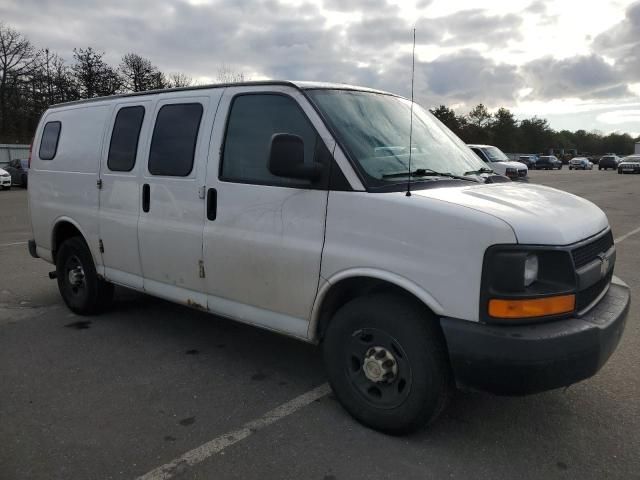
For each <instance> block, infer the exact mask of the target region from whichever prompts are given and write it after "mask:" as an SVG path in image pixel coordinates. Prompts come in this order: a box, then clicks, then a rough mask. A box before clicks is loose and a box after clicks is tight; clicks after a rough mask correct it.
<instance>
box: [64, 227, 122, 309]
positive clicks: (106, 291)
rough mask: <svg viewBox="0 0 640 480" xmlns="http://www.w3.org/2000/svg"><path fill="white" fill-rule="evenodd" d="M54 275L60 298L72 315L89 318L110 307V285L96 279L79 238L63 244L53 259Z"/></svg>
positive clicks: (111, 291) (93, 266)
mask: <svg viewBox="0 0 640 480" xmlns="http://www.w3.org/2000/svg"><path fill="white" fill-rule="evenodd" d="M78 268H80V270H78ZM56 274H57V279H58V289H59V290H60V295H61V296H62V299H63V300H64V303H65V304H66V305H67V307H69V309H70V310H71V311H72V312H75V313H77V314H79V315H92V314H96V313H99V312H100V311H102V310H104V309H105V308H107V307H108V306H109V305H110V304H111V301H112V300H113V284H111V283H109V282H106V281H104V280H102V279H101V278H99V277H98V274H97V272H96V267H95V264H94V263H93V257H92V256H91V252H90V251H89V247H87V244H86V243H85V241H84V239H82V238H81V237H71V238H69V239H67V240H65V241H64V242H63V243H62V245H61V246H60V249H59V250H58V253H57V256H56ZM73 277H75V278H74V282H72V278H73Z"/></svg>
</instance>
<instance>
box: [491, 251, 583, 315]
mask: <svg viewBox="0 0 640 480" xmlns="http://www.w3.org/2000/svg"><path fill="white" fill-rule="evenodd" d="M575 291H576V277H575V271H574V267H573V261H572V259H571V254H570V252H569V251H567V250H563V249H554V248H550V249H548V248H545V247H540V246H537V245H535V246H526V245H495V246H493V247H489V248H488V249H487V251H486V252H485V257H484V265H483V271H482V287H481V293H480V318H481V320H483V321H486V322H490V323H491V322H498V323H499V322H504V321H507V322H509V323H511V322H513V321H517V320H520V321H523V322H535V321H540V320H543V319H548V318H557V317H558V316H559V315H563V314H568V313H572V312H573V310H574V308H575Z"/></svg>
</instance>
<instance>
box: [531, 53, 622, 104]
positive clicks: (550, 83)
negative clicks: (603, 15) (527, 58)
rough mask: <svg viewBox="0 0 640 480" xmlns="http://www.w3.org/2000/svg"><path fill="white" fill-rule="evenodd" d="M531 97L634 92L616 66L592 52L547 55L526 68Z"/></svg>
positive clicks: (597, 95) (543, 97) (612, 95)
mask: <svg viewBox="0 0 640 480" xmlns="http://www.w3.org/2000/svg"><path fill="white" fill-rule="evenodd" d="M522 72H523V75H524V78H525V79H526V82H527V86H528V87H530V88H532V92H531V93H530V94H529V98H532V99H541V100H551V99H554V98H565V97H573V98H620V97H624V96H630V95H631V92H630V91H629V88H628V87H627V85H626V84H625V83H624V82H623V81H622V79H621V78H620V76H619V74H618V72H617V71H616V69H615V67H613V66H611V65H609V64H608V63H607V62H605V61H604V59H603V58H602V57H600V56H598V55H595V54H591V55H585V56H578V57H572V58H566V59H562V60H557V59H554V58H553V57H550V56H547V57H543V58H540V59H537V60H534V61H532V62H530V63H528V64H526V65H525V66H524V67H523V68H522Z"/></svg>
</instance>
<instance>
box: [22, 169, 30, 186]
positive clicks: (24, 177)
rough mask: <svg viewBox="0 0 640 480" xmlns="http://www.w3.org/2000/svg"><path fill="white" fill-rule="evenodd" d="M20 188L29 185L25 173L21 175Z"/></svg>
mask: <svg viewBox="0 0 640 480" xmlns="http://www.w3.org/2000/svg"><path fill="white" fill-rule="evenodd" d="M21 180H22V188H27V185H28V184H29V177H27V174H26V173H23V174H22V178H21Z"/></svg>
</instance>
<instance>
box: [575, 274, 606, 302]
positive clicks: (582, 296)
mask: <svg viewBox="0 0 640 480" xmlns="http://www.w3.org/2000/svg"><path fill="white" fill-rule="evenodd" d="M612 276H613V270H611V271H610V272H609V273H608V274H607V275H606V276H605V277H602V278H601V279H600V280H598V281H597V282H596V283H594V284H593V285H591V286H590V287H587V288H585V289H584V290H582V291H580V292H578V294H577V295H576V310H577V311H578V312H581V311H582V310H584V309H585V308H587V307H588V306H589V304H591V302H593V301H594V300H595V299H596V298H598V295H600V294H601V293H602V291H603V290H604V289H605V288H607V286H608V285H609V283H610V282H611V277H612Z"/></svg>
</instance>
